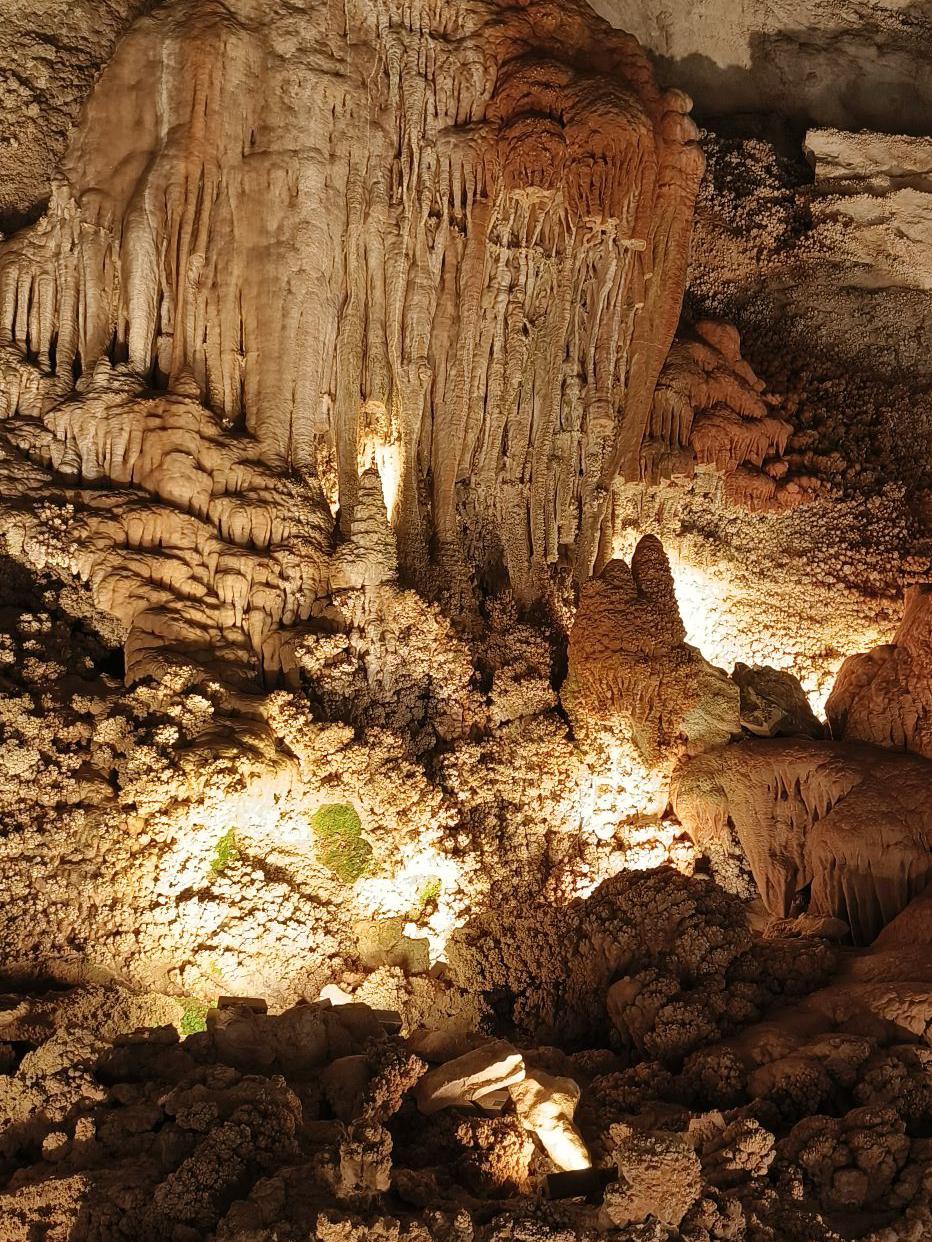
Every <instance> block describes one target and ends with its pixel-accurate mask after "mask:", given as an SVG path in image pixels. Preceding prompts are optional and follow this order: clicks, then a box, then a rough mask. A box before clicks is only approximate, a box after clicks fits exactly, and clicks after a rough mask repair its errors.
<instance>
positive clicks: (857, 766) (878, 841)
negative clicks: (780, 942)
mask: <svg viewBox="0 0 932 1242" xmlns="http://www.w3.org/2000/svg"><path fill="white" fill-rule="evenodd" d="M930 789H932V765H930V764H928V763H927V762H926V761H925V760H924V759H919V758H915V757H913V756H896V755H891V754H889V753H887V752H885V751H882V750H877V749H875V748H873V747H869V746H854V745H851V746H846V745H841V744H839V743H837V742H804V741H782V740H776V739H775V740H772V741H762V742H754V743H749V744H746V745H741V746H732V747H726V748H724V749H719V750H715V751H709V752H708V753H706V754H704V755H700V756H699V757H698V758H697V759H694V760H692V761H691V762H689V763H687V764H685V765H684V766H683V767H682V768H681V770H680V771H679V772H678V773H677V775H676V778H675V780H674V784H673V789H672V792H671V798H672V802H673V806H674V809H675V811H676V814H677V816H678V817H679V819H680V821H681V822H682V823H683V825H684V826H685V827H686V828H687V830H688V831H689V833H690V835H691V836H692V837H693V839H694V840H695V841H696V842H697V844H698V845H699V847H700V849H701V848H702V846H703V843H704V842H706V841H708V842H710V843H715V842H719V843H721V842H726V843H727V841H728V839H729V836H730V833H731V832H732V831H733V832H734V834H735V836H736V837H737V841H738V843H739V845H740V848H741V850H742V851H743V853H744V855H745V856H746V857H747V860H748V862H749V864H750V866H751V870H752V871H753V873H754V878H755V880H756V881H757V886H758V888H759V890H760V894H761V896H762V898H763V900H764V904H765V905H766V907H767V909H768V910H769V911H770V913H771V914H772V915H774V916H775V917H777V918H784V917H787V916H788V915H790V914H795V913H798V912H799V911H800V910H802V909H805V908H807V906H806V903H807V901H808V910H809V912H810V913H812V914H815V915H832V916H837V917H838V918H841V919H844V920H845V921H846V922H847V923H848V925H849V926H850V928H851V933H852V935H853V937H854V939H855V942H856V943H859V944H866V943H869V942H870V941H871V940H873V938H874V937H875V936H876V935H877V933H878V932H879V931H880V930H881V928H882V927H883V926H884V924H885V923H888V922H889V921H890V920H891V919H892V918H894V917H895V916H896V915H897V914H898V913H899V912H900V911H901V910H902V909H904V907H905V906H906V905H908V903H909V902H910V901H911V900H912V898H913V897H915V896H916V895H917V894H918V893H920V892H921V891H922V889H923V888H924V887H925V885H926V884H927V883H928V882H929V880H930V879H932V818H930V813H929V808H930V807H932V801H930Z"/></svg>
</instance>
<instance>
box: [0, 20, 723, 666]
mask: <svg viewBox="0 0 932 1242" xmlns="http://www.w3.org/2000/svg"><path fill="white" fill-rule="evenodd" d="M291 8H292V6H289V5H284V4H277V3H276V4H270V5H266V6H264V7H263V8H262V9H261V11H257V10H256V9H255V6H253V5H251V4H249V3H247V0H238V2H237V3H235V4H233V5H232V6H229V7H225V6H221V5H214V4H211V5H210V6H208V8H207V9H205V8H204V6H203V5H202V4H200V3H193V2H192V0H173V2H172V3H169V4H166V5H162V6H159V7H158V8H156V9H155V10H154V11H153V12H152V13H151V14H150V15H149V16H147V17H145V18H143V19H141V20H140V21H139V22H138V23H137V24H136V26H134V27H133V29H132V31H131V32H130V33H129V34H128V35H127V36H126V37H125V38H124V39H123V41H122V42H121V44H120V46H119V48H118V50H117V52H116V53H115V55H114V57H113V59H112V61H111V62H110V64H109V65H108V66H107V68H106V69H105V71H104V73H103V75H102V77H101V79H100V82H99V83H98V85H97V87H96V88H95V90H94V92H93V94H92V96H91V98H90V99H89V101H88V103H87V106H86V108H85V110H84V113H83V116H82V119H81V123H80V125H79V127H78V129H77V132H76V134H75V136H74V138H73V140H72V142H71V145H70V148H69V150H68V153H67V155H66V157H65V160H64V163H63V165H62V169H61V174H60V176H58V177H57V179H56V181H55V186H54V190H53V194H52V199H51V202H50V205H49V209H48V212H47V213H46V215H45V216H44V217H43V218H42V219H41V220H40V221H39V222H38V223H37V224H36V225H35V226H34V227H32V228H30V229H27V230H26V231H24V232H22V233H20V234H19V235H17V236H15V237H14V238H12V239H10V240H9V241H8V242H7V243H6V244H5V245H4V246H3V248H2V251H0V305H2V310H0V335H2V345H3V376H4V382H3V389H4V405H5V411H6V415H7V420H6V423H5V427H4V430H5V432H6V434H7V438H8V439H9V441H10V443H11V444H12V445H14V446H15V452H17V453H21V454H23V455H24V456H25V457H27V458H29V459H30V460H31V461H33V462H36V463H38V464H40V465H41V466H42V467H44V468H46V469H50V470H51V472H52V476H53V477H54V479H55V483H53V479H52V478H50V479H49V480H48V483H47V486H48V487H49V488H50V489H51V488H53V487H54V486H55V485H56V484H59V485H66V487H67V489H68V490H67V496H68V501H67V503H70V504H74V505H75V506H76V509H77V510H78V512H79V514H82V513H83V511H84V510H87V509H89V510H91V511H92V516H91V517H90V518H89V519H88V521H89V523H90V525H91V528H92V533H91V539H90V542H91V543H93V544H96V545H97V546H99V548H100V553H99V555H100V556H101V557H102V558H104V559H106V558H107V557H108V556H109V555H110V545H111V544H112V543H114V542H116V544H117V546H118V547H119V546H120V525H121V524H125V523H126V522H129V521H130V518H129V516H128V513H127V515H126V516H124V513H125V512H126V511H127V510H134V511H137V510H138V511H139V513H140V516H139V517H137V518H134V519H133V522H132V525H133V530H132V531H131V532H130V534H129V536H128V538H127V541H128V542H129V545H130V547H131V549H132V555H130V556H128V557H127V558H126V561H127V564H126V565H125V566H122V565H121V566H118V565H116V563H115V562H114V560H113V558H111V560H110V564H111V565H112V568H113V572H108V573H107V575H106V576H107V579H108V581H109V580H110V579H113V578H114V577H115V578H116V579H118V580H122V581H123V582H124V583H126V585H125V587H124V588H123V589H122V590H118V591H112V590H111V589H110V588H109V586H108V587H107V589H106V590H98V593H97V598H98V602H99V606H101V607H103V608H110V609H113V610H114V611H115V613H116V615H117V616H118V618H119V620H120V622H121V623H122V624H123V625H124V627H125V628H126V630H127V631H129V632H130V642H131V644H133V645H134V646H135V647H139V648H146V649H147V648H149V647H150V646H151V644H152V641H153V639H155V638H158V639H161V640H162V641H164V642H165V644H166V645H168V646H170V645H171V642H172V640H173V639H174V638H175V637H176V636H177V637H178V638H179V642H180V643H181V645H182V646H185V647H189V646H191V645H196V644H197V642H198V641H199V637H200V634H201V633H202V632H203V631H204V630H205V629H212V630H214V631H219V632H220V634H221V635H222V637H223V639H225V640H227V641H229V642H231V643H233V644H234V645H235V644H236V641H237V638H236V635H235V634H228V633H227V631H229V630H230V629H231V628H232V630H238V631H240V636H239V640H238V641H239V645H241V646H244V647H245V648H246V651H247V654H248V655H249V656H250V657H252V658H254V659H255V658H258V657H259V656H260V653H261V649H262V644H263V643H264V641H265V639H266V637H267V636H268V633H269V631H270V630H274V629H275V628H276V627H278V626H279V625H285V626H287V625H289V624H291V623H292V621H293V620H294V619H295V618H298V619H300V618H302V617H303V616H304V614H305V613H306V612H307V608H308V601H309V598H310V597H311V596H313V593H314V590H315V586H314V582H315V581H320V580H321V575H322V573H323V570H322V568H320V567H317V566H319V563H320V562H321V561H322V560H323V559H324V558H325V557H326V553H327V551H328V548H327V542H328V540H327V526H328V522H329V509H328V506H327V504H326V503H325V502H324V492H323V491H322V486H323V489H324V490H326V491H327V492H328V494H329V496H330V498H331V500H332V502H333V504H334V505H338V506H339V513H340V526H341V530H342V532H343V535H344V536H345V538H346V539H348V540H349V544H348V545H344V547H345V548H346V547H351V546H352V543H353V540H354V539H358V538H360V532H361V531H362V529H363V527H365V526H366V524H367V522H368V519H367V518H361V519H359V521H358V522H357V521H356V519H355V517H354V514H355V509H356V506H357V500H358V499H359V495H360V478H359V475H360V468H361V467H360V463H362V470H364V471H365V470H368V469H370V468H372V467H373V466H374V468H375V469H376V470H378V472H379V475H380V478H381V483H382V491H383V495H384V499H385V502H386V505H387V508H388V512H389V518H390V520H391V524H392V527H393V530H394V532H395V534H396V536H397V540H398V548H399V556H400V561H401V565H402V568H403V569H404V571H405V572H406V573H407V574H408V575H412V574H413V575H415V576H418V575H419V576H420V578H421V579H422V580H423V579H424V573H425V568H426V565H427V562H428V559H429V558H431V559H433V561H434V562H435V563H436V564H437V565H439V566H440V567H441V569H442V572H443V573H445V574H447V575H448V576H450V578H451V581H453V582H456V581H457V580H458V579H459V578H460V577H462V569H461V568H460V567H461V566H463V565H477V564H478V565H486V564H492V563H500V564H502V565H503V566H504V569H505V572H506V573H507V575H508V578H509V580H510V582H511V585H512V588H513V590H514V592H515V594H516V595H517V596H518V597H519V598H520V599H522V600H525V601H526V600H529V599H532V598H534V597H535V596H537V595H539V594H540V592H541V590H542V589H543V584H544V582H545V580H546V577H547V574H548V570H549V567H550V566H552V565H554V564H556V562H557V561H558V560H560V559H569V560H570V561H573V562H575V563H576V564H577V565H578V567H579V572H580V575H581V576H583V577H585V576H586V575H587V574H588V572H589V569H590V567H591V565H592V563H593V561H594V559H595V556H596V552H597V547H598V542H599V538H600V533H601V530H602V526H603V522H604V520H605V510H606V501H607V497H608V489H609V487H610V485H611V482H612V480H613V479H614V478H615V476H616V475H617V474H618V473H619V472H622V473H624V472H627V473H632V472H636V469H637V458H638V453H639V450H640V442H641V438H642V436H643V433H644V429H645V427H646V423H647V419H648V415H649V410H650V402H651V398H652V394H653V388H654V384H655V382H656V379H657V375H658V373H659V371H660V367H661V365H662V362H663V359H664V356H665V354H666V350H667V347H668V345H669V342H670V340H671V338H672V334H673V330H674V326H675V323H676V320H677V317H678V314H679V306H680V301H681V298H682V291H683V282H684V275H685V264H686V256H687V248H688V237H689V227H690V219H691V211H692V202H693V198H694V196H695V192H696V187H697V184H698V179H699V176H700V174H701V169H702V157H701V154H700V153H699V150H698V147H697V146H696V144H695V141H694V139H695V130H694V128H693V127H692V125H691V122H690V121H689V120H688V117H687V115H686V113H687V110H688V100H687V99H686V97H685V96H683V95H682V94H679V93H677V92H667V93H666V94H664V93H661V92H660V91H659V90H658V89H657V88H656V86H655V85H654V82H653V78H652V75H651V72H650V69H649V67H648V64H647V62H646V60H645V58H644V56H643V55H642V53H641V52H640V50H639V48H638V47H637V44H636V43H635V42H634V40H632V39H631V38H630V37H628V36H626V35H621V34H616V33H613V32H611V31H610V30H609V29H608V27H607V26H605V25H604V24H602V23H600V22H599V21H598V20H597V19H596V18H595V17H594V16H592V15H591V14H590V13H588V11H586V10H585V9H584V8H583V7H582V6H581V5H580V4H579V3H577V2H576V0H571V2H569V3H566V4H561V5H560V6H558V7H555V6H553V5H551V4H549V3H543V2H542V0H534V2H533V3H529V4H522V5H521V6H517V7H514V8H511V9H501V8H499V7H498V6H497V5H495V4H493V3H491V2H487V3H483V4H480V5H478V6H473V7H471V8H468V9H463V8H461V7H459V6H454V7H449V6H441V8H437V7H436V6H432V5H429V4H428V5H426V6H423V5H422V6H418V7H417V9H416V11H415V10H412V9H410V7H408V6H404V5H389V6H388V8H387V9H386V10H385V12H384V13H382V10H381V9H380V8H379V6H377V5H372V4H370V3H368V0H354V3H352V4H349V5H347V6H344V7H343V8H341V9H339V11H338V10H336V9H333V8H332V7H329V6H324V7H323V8H321V7H320V6H317V5H311V6H309V7H308V9H307V13H306V15H305V17H303V18H302V19H301V20H298V19H297V17H296V16H295V15H293V14H292V13H291ZM453 47H456V48H457V51H456V54H455V55H454V54H452V51H451V49H452V48H453ZM298 65H300V66H302V73H301V74H298V73H297V72H296V66H298ZM117 115H119V117H120V118H121V119H120V123H119V125H114V123H113V118H114V117H115V116H117ZM568 341H569V342H571V343H570V345H569V347H567V342H568ZM108 364H110V365H112V367H113V369H114V372H115V374H114V375H113V378H112V379H111V378H110V376H111V372H110V369H109V366H108ZM102 365H103V367H104V370H103V371H101V366H102ZM76 378H77V381H78V388H79V389H87V386H88V384H90V388H91V389H92V390H93V394H94V395H93V396H92V395H91V393H90V391H88V392H87V394H86V395H85V396H83V397H79V399H78V400H77V401H73V400H70V398H71V397H72V394H73V392H74V390H75V382H76ZM153 390H155V391H153ZM114 392H118V393H119V394H120V396H119V398H118V399H117V400H116V408H110V407H111V403H112V401H113V400H114V397H113V393H114ZM182 398H183V399H184V400H185V401H187V402H190V403H191V405H190V408H189V413H188V414H186V415H179V414H178V413H177V410H176V407H177V404H178V402H179V401H180V400H181V399H182ZM198 401H200V402H201V403H203V405H205V406H206V407H208V408H209V409H210V410H211V411H212V414H210V415H208V414H206V413H205V414H204V415H202V416H201V415H198V414H197V413H196V411H197V404H196V403H197V402H198ZM101 406H103V407H107V408H109V413H106V414H105V413H103V411H102V410H101ZM177 417H183V418H186V419H187V420H188V421H187V425H186V426H187V429H186V431H185V432H182V431H181V429H180V428H177V429H175V428H174V422H173V420H174V419H176V418H177ZM166 420H167V421H166ZM199 420H200V421H199ZM95 437H97V438H96V439H95ZM185 437H186V438H185ZM202 441H206V443H202ZM176 454H181V456H180V457H178V456H176ZM218 454H219V457H220V459H222V462H223V465H222V466H220V465H219V462H218V466H219V469H220V472H221V475H222V477H220V478H218V477H217V467H216V466H211V465H210V464H206V468H205V463H204V462H203V461H202V460H201V459H202V458H204V457H205V455H206V456H207V457H210V456H211V455H213V457H214V458H216V457H217V455H218ZM191 457H193V458H195V459H196V460H198V462H199V465H198V469H199V470H200V471H201V473H200V474H198V475H197V478H196V479H195V478H193V477H192V476H191V474H190V466H189V465H188V464H187V463H188V459H190V458H191ZM234 461H236V462H242V463H243V464H242V465H241V466H239V467H237V469H238V473H237V472H236V471H234V470H233V462H234ZM212 471H213V474H212ZM231 472H232V473H231ZM205 475H207V476H211V479H210V482H209V487H210V492H209V494H208V493H204V490H203V484H204V481H205V479H204V476H205ZM364 477H366V476H365V475H364ZM259 478H261V479H262V484H261V486H262V487H264V488H265V490H266V492H267V494H268V496H269V503H274V499H273V498H274V497H275V495H276V493H277V495H278V497H279V499H280V500H281V503H282V504H283V506H284V508H285V510H286V511H287V512H288V513H289V514H293V516H294V517H295V518H297V516H298V514H300V524H301V534H300V536H299V538H300V539H301V540H304V541H305V543H304V544H302V546H301V547H300V548H297V547H293V546H291V545H290V543H289V532H285V534H284V538H282V532H281V531H280V528H279V527H278V526H277V525H276V523H275V522H271V523H270V522H269V521H268V520H267V518H266V517H265V516H260V515H259V514H258V512H256V513H255V514H254V513H253V510H258V508H259V506H258V505H256V504H255V503H254V502H253V500H252V498H249V500H248V502H247V501H246V500H245V499H243V500H240V501H237V500H236V499H234V497H241V496H243V495H244V493H245V492H248V490H249V488H250V486H251V480H258V479H259ZM107 484H116V485H120V486H121V487H128V495H127V496H126V499H125V500H124V501H123V503H122V506H121V507H118V508H117V511H116V513H115V514H113V515H110V514H109V513H108V514H107V515H105V516H104V515H100V514H99V512H95V510H99V508H100V503H101V502H100V495H101V492H102V490H103V489H104V488H105V486H106V485H107ZM279 484H280V486H279ZM91 485H93V486H91ZM368 486H369V485H368V484H367V483H364V484H363V485H362V490H363V494H364V495H365V494H366V488H367V487H368ZM296 488H297V489H298V490H299V491H300V492H301V493H302V496H301V500H300V502H299V504H298V506H297V508H295V504H294V500H295V495H294V493H295V489H296ZM20 491H22V488H20ZM208 500H210V501H212V502H213V503H212V505H208V504H207V501H208ZM366 503H368V502H366ZM121 509H122V511H121ZM208 510H209V511H208ZM234 513H239V514H240V516H238V517H233V516H232V515H233V514H234ZM256 522H258V525H254V523H256ZM101 526H103V527H104V531H105V533H103V534H96V533H94V532H96V530H97V528H100V527H101ZM179 541H183V545H184V547H185V548H188V547H190V546H191V545H192V544H194V545H195V546H199V547H201V548H203V549H204V553H205V555H206V560H207V570H206V574H204V575H201V576H202V578H203V577H206V578H208V579H209V581H208V582H206V583H203V585H199V586H197V587H191V586H189V585H188V584H187V582H183V581H180V580H179V578H178V572H180V571H175V572H173V566H171V565H165V564H164V562H165V560H166V554H165V552H163V551H162V549H163V548H165V547H167V548H168V549H173V548H175V547H176V546H177V544H178V543H179ZM81 542H82V543H84V542H87V541H86V540H84V539H82V540H81ZM66 544H67V541H66ZM305 545H306V546H305ZM347 555H348V553H347ZM379 555H380V556H381V553H380V554H379ZM64 556H65V558H66V559H68V558H69V557H73V553H72V551H71V547H70V546H66V549H65V551H64ZM168 558H169V559H171V552H170V551H169V553H168ZM176 559H177V558H176ZM344 559H345V557H343V558H341V559H340V560H339V561H338V565H337V568H336V570H335V574H336V582H337V583H343V582H345V583H346V584H347V585H350V584H352V583H354V582H356V581H357V580H358V579H359V577H360V571H359V570H356V571H350V570H348V569H347V568H345V567H344V566H343V560H344ZM372 572H373V573H376V576H380V575H381V574H382V573H383V572H384V570H378V571H375V570H373V571H372ZM305 573H309V574H310V575H311V577H310V580H309V581H305V580H304V579H303V575H304V574H305ZM347 575H348V576H347ZM91 576H93V572H92V574H91ZM365 576H366V574H363V577H365ZM296 578H297V579H298V580H299V581H297V582H296V581H295V579H296ZM204 586H206V588H207V589H206V590H205V589H204ZM276 594H279V595H281V594H284V596H285V597H286V602H285V603H284V605H283V606H282V605H280V604H279V603H278V602H277V601H276V600H275V599H274V596H275V595H276ZM127 596H128V597H129V598H126V597H127ZM192 597H193V600H194V602H189V601H190V600H191V599H192ZM277 614H278V615H277ZM188 615H190V622H188ZM137 628H139V629H141V630H142V632H143V635H142V637H141V638H139V639H138V640H137V639H136V637H135V633H134V632H135V630H136V629H137ZM188 629H194V630H195V631H196V632H195V634H194V635H193V636H192V635H191V634H190V633H188V632H187V631H188ZM210 642H211V643H213V644H214V645H216V646H218V647H219V646H220V645H221V640H220V638H219V637H216V636H215V634H212V635H211V639H210Z"/></svg>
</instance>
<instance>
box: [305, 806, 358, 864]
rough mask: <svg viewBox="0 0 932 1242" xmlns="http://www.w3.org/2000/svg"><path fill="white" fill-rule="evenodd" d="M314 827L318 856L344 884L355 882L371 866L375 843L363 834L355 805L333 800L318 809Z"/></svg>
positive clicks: (313, 822)
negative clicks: (372, 844)
mask: <svg viewBox="0 0 932 1242" xmlns="http://www.w3.org/2000/svg"><path fill="white" fill-rule="evenodd" d="M311 831H312V832H313V833H314V840H315V841H316V843H317V857H318V858H319V859H320V861H321V863H322V864H323V865H324V866H325V867H326V868H327V870H328V871H330V872H332V873H333V874H334V875H335V876H336V877H337V879H338V880H342V881H343V883H344V884H355V882H356V881H357V880H358V879H359V877H360V876H361V875H364V874H365V872H366V871H367V870H368V868H369V863H370V861H371V859H372V846H371V845H370V844H369V842H368V841H367V840H366V838H365V837H364V836H363V835H362V820H361V819H360V818H359V816H358V815H357V813H356V810H355V808H353V807H351V806H347V805H346V804H345V803H342V802H331V803H328V804H327V805H326V806H322V807H320V808H319V810H317V811H315V812H314V815H313V816H312V818H311Z"/></svg>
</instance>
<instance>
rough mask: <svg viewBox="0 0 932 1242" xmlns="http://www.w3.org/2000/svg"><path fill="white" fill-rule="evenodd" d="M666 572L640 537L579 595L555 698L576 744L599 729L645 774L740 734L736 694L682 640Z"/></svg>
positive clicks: (652, 544) (657, 553) (653, 544)
mask: <svg viewBox="0 0 932 1242" xmlns="http://www.w3.org/2000/svg"><path fill="white" fill-rule="evenodd" d="M685 638H686V633H685V630H684V628H683V623H682V620H681V619H680V613H679V608H678V606H677V600H676V590H675V587H674V583H673V576H672V574H671V572H670V565H669V562H668V561H667V558H666V555H665V554H664V551H663V548H662V546H661V544H660V541H659V540H658V539H656V538H654V537H653V536H652V535H646V536H645V537H644V538H643V539H642V540H641V541H640V542H639V543H638V545H637V548H636V549H635V552H634V555H633V557H632V558H631V564H630V566H628V565H627V564H625V562H624V561H621V560H613V561H610V562H609V563H608V564H607V565H606V566H605V568H604V569H603V570H602V571H601V573H600V574H598V575H597V576H596V577H595V578H593V579H592V580H591V581H590V582H588V583H586V584H585V585H584V586H583V588H582V591H581V592H580V600H579V607H578V609H577V612H576V617H575V619H574V621H573V627H572V630H571V632H570V643H569V671H568V674H567V678H566V682H565V683H564V686H563V689H562V692H561V698H562V701H563V704H564V706H565V708H566V710H567V713H568V715H569V717H570V720H571V722H572V724H573V728H574V731H575V732H576V734H577V736H579V737H581V738H584V737H587V736H590V735H591V734H594V733H598V732H599V730H605V731H607V732H608V733H611V732H613V731H615V732H617V734H618V736H619V739H621V740H622V741H626V742H628V743H630V744H633V745H634V747H635V748H636V750H637V752H638V754H639V755H640V757H641V758H642V760H643V762H644V763H645V764H646V765H647V766H648V767H650V768H653V767H657V766H660V765H663V764H664V763H668V762H669V761H670V760H671V759H675V758H676V757H678V756H679V755H681V754H696V753H697V752H699V751H701V750H703V749H706V748H707V747H709V746H716V745H719V744H721V743H722V742H725V741H727V740H728V739H729V738H730V737H731V736H732V735H733V734H736V733H738V732H739V728H740V726H739V723H738V689H737V686H735V684H734V683H733V682H731V681H730V680H729V679H728V677H727V676H726V675H725V673H723V672H722V670H721V669H716V668H714V667H713V666H712V665H710V664H709V663H708V662H707V661H706V660H704V659H703V658H702V656H701V655H700V653H699V652H698V651H696V650H695V648H693V647H690V646H689V645H688V644H687V643H686V641H685Z"/></svg>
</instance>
